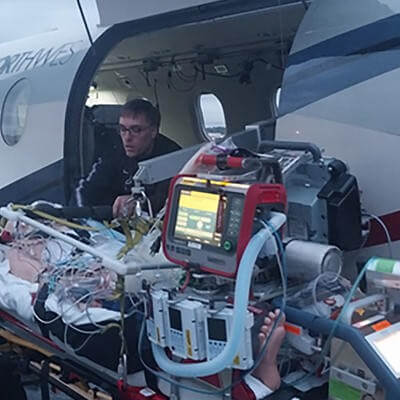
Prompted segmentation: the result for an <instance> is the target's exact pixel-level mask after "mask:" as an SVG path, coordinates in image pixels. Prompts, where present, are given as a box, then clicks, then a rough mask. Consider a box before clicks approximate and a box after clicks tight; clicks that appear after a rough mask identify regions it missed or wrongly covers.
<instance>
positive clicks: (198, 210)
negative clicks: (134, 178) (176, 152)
mask: <svg viewBox="0 0 400 400" xmlns="http://www.w3.org/2000/svg"><path fill="white" fill-rule="evenodd" d="M285 209H286V192H285V189H284V187H283V186H282V185H280V184H262V183H254V184H242V183H233V182H226V181H216V180H207V179H204V178H197V177H190V176H178V177H176V178H175V179H174V180H173V181H172V182H171V187H170V194H169V198H168V205H167V214H166V218H165V220H166V227H165V228H164V231H163V246H164V253H165V255H166V257H167V258H168V259H169V260H170V261H172V262H174V263H176V264H178V265H182V266H184V267H187V266H189V265H191V266H196V267H199V268H200V269H201V270H203V271H207V272H210V273H212V274H215V275H220V276H224V277H229V278H234V277H235V276H236V273H237V268H238V266H239V262H240V259H241V256H242V254H243V252H244V250H245V248H246V246H247V244H248V242H249V240H250V238H251V236H252V235H253V234H254V229H255V225H254V218H255V217H256V216H257V213H263V214H265V215H266V216H268V212H269V211H271V210H274V211H281V212H282V211H284V210H285ZM259 227H260V226H259Z"/></svg>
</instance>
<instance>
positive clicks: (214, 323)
mask: <svg viewBox="0 0 400 400" xmlns="http://www.w3.org/2000/svg"><path fill="white" fill-rule="evenodd" d="M207 328H208V339H209V340H218V341H221V342H226V340H227V335H226V325H225V320H224V319H216V318H207Z"/></svg>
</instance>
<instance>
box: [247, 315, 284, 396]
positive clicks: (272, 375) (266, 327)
mask: <svg viewBox="0 0 400 400" xmlns="http://www.w3.org/2000/svg"><path fill="white" fill-rule="evenodd" d="M279 313H280V311H279V310H275V312H270V313H269V314H268V317H266V318H265V319H264V324H263V325H262V326H261V329H260V333H259V334H258V339H259V342H260V348H261V347H262V346H263V344H264V343H265V340H266V338H267V337H268V335H269V334H270V333H271V330H272V327H273V326H274V322H275V320H276V319H277V318H278V317H279ZM284 323H285V315H284V314H282V316H281V318H280V320H279V322H278V325H277V326H276V328H275V329H274V331H273V332H272V336H271V337H270V339H269V341H268V344H267V351H266V352H265V356H264V358H263V359H262V360H261V362H260V364H259V365H258V367H257V368H256V370H255V371H254V372H253V375H254V376H255V377H256V378H258V379H260V380H261V381H263V382H264V384H265V385H267V386H268V387H269V388H270V389H271V390H276V389H278V388H279V386H280V384H281V377H280V375H279V370H278V364H277V361H276V357H277V355H278V352H279V349H280V347H281V345H282V342H283V339H284V338H285V327H284Z"/></svg>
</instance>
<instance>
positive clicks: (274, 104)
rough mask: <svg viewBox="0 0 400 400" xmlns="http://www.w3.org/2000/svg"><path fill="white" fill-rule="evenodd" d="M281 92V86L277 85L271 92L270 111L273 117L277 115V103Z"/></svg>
mask: <svg viewBox="0 0 400 400" xmlns="http://www.w3.org/2000/svg"><path fill="white" fill-rule="evenodd" d="M281 92H282V88H281V87H278V88H277V89H276V90H275V91H274V92H273V93H272V99H271V102H272V111H273V114H274V115H275V117H277V116H278V114H279V103H280V100H281Z"/></svg>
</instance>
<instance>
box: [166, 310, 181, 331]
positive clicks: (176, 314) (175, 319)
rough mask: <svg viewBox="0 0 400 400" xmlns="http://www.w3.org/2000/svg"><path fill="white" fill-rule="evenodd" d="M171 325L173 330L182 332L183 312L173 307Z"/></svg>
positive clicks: (170, 318)
mask: <svg viewBox="0 0 400 400" xmlns="http://www.w3.org/2000/svg"><path fill="white" fill-rule="evenodd" d="M169 324H170V326H171V329H175V330H176V331H181V332H182V316H181V312H180V311H179V310H176V309H175V308H172V307H171V308H170V309H169Z"/></svg>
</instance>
